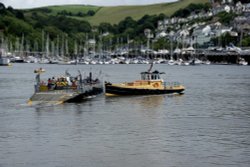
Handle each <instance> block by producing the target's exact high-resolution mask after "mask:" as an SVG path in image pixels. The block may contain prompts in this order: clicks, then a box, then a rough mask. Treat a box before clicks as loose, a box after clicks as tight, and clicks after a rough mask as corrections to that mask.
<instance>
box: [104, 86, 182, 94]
mask: <svg viewBox="0 0 250 167" xmlns="http://www.w3.org/2000/svg"><path fill="white" fill-rule="evenodd" d="M105 90H106V93H109V94H114V95H157V94H173V93H179V94H182V92H183V91H184V89H164V90H162V89H135V88H122V87H117V86H112V85H110V84H106V85H105Z"/></svg>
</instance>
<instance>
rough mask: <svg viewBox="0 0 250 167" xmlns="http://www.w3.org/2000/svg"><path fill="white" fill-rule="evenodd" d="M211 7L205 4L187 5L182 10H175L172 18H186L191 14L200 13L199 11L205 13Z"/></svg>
mask: <svg viewBox="0 0 250 167" xmlns="http://www.w3.org/2000/svg"><path fill="white" fill-rule="evenodd" d="M210 7H211V5H210V4H209V3H206V4H193V3H191V4H189V5H188V6H187V7H186V8H184V9H179V10H177V11H176V12H175V13H174V14H173V15H172V17H188V16H189V15H190V14H192V13H200V12H201V11H204V12H207V11H208V10H209V9H210Z"/></svg>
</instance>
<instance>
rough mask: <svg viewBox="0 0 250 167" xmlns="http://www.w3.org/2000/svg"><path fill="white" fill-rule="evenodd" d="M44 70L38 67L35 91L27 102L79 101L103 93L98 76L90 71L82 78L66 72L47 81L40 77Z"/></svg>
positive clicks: (56, 102) (55, 102)
mask: <svg viewBox="0 0 250 167" xmlns="http://www.w3.org/2000/svg"><path fill="white" fill-rule="evenodd" d="M44 72H45V70H44V69H42V68H40V69H37V70H35V71H34V73H36V84H35V93H34V94H33V95H32V96H31V98H30V99H29V101H28V104H32V103H34V102H36V103H53V104H59V103H65V102H81V101H83V100H84V99H86V98H89V97H93V96H95V95H98V94H101V93H103V83H102V82H101V80H100V79H99V78H93V76H92V73H91V72H90V73H89V76H87V77H86V78H83V77H82V75H81V73H80V71H79V75H77V76H71V75H70V74H69V73H68V72H66V73H65V75H62V76H60V77H52V78H49V79H48V80H47V81H43V80H41V79H40V75H41V74H42V73H44Z"/></svg>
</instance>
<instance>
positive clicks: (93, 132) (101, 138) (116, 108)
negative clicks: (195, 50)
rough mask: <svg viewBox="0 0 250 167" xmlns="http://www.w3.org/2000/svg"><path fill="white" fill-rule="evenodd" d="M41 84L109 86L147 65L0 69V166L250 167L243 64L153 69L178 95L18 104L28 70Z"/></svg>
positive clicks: (249, 72)
mask: <svg viewBox="0 0 250 167" xmlns="http://www.w3.org/2000/svg"><path fill="white" fill-rule="evenodd" d="M39 67H43V68H45V69H46V73H45V74H44V76H43V77H44V78H47V77H51V76H53V75H58V74H63V73H64V72H65V70H66V69H68V71H69V72H72V73H74V72H77V70H81V71H86V72H87V71H92V72H93V73H95V74H99V73H100V71H101V73H102V76H104V79H105V80H107V81H111V82H125V81H132V80H135V79H138V77H140V76H139V73H140V72H142V71H145V70H147V69H148V68H149V65H93V66H91V65H76V66H75V65H72V66H71V65H68V66H63V65H39V64H14V65H13V66H12V67H0V167H44V166H46V167H69V166H72V167H79V166H84V167H166V166H167V167H201V166H202V167H211V166H213V167H214V166H225V167H228V166H235V167H236V166H237V167H248V166H249V164H250V66H236V65H225V66H223V65H208V66H205V65H204V66H168V65H163V64H160V65H155V66H154V68H156V69H158V70H159V71H164V72H166V75H164V76H163V77H164V78H166V79H167V80H168V81H179V82H181V83H182V84H184V85H185V87H186V91H185V94H184V95H181V96H173V95H172V96H171V95H156V96H132V97H105V96H104V95H101V96H98V97H96V98H93V99H89V100H86V101H85V102H83V103H79V104H74V103H73V104H61V105H49V106H48V105H39V106H28V105H27V104H26V102H27V100H28V99H29V97H30V96H31V95H32V94H33V90H34V89H33V87H34V86H33V85H34V80H35V75H34V73H33V70H34V69H36V68H39Z"/></svg>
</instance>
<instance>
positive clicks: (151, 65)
mask: <svg viewBox="0 0 250 167" xmlns="http://www.w3.org/2000/svg"><path fill="white" fill-rule="evenodd" d="M153 65H154V63H153V62H151V63H150V67H149V69H148V73H150V71H151V70H152V68H153Z"/></svg>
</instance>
